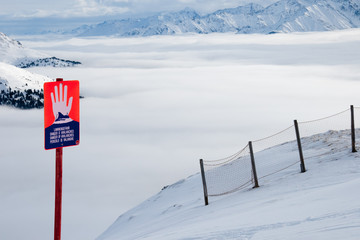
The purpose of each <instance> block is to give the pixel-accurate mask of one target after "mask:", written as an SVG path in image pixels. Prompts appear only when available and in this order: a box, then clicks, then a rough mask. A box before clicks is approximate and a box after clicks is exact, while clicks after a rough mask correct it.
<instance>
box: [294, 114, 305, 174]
mask: <svg viewBox="0 0 360 240" xmlns="http://www.w3.org/2000/svg"><path fill="white" fill-rule="evenodd" d="M294 126H295V133H296V139H297V144H298V149H299V156H300V169H301V172H302V173H303V172H306V169H305V162H304V156H303V151H302V146H301V139H300V132H299V125H298V122H297V120H294Z"/></svg>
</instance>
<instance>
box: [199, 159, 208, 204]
mask: <svg viewBox="0 0 360 240" xmlns="http://www.w3.org/2000/svg"><path fill="white" fill-rule="evenodd" d="M200 169H201V178H202V183H203V189H204V200H205V206H207V205H209V200H208V192H207V186H206V179H205V171H204V162H203V160H202V159H200Z"/></svg>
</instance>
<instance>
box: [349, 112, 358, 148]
mask: <svg viewBox="0 0 360 240" xmlns="http://www.w3.org/2000/svg"><path fill="white" fill-rule="evenodd" d="M350 111H351V146H352V152H357V151H356V147H355V117H354V106H353V105H351V106H350Z"/></svg>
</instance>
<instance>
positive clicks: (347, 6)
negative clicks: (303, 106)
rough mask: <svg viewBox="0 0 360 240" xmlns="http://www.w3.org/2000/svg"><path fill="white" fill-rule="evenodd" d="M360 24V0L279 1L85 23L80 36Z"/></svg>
mask: <svg viewBox="0 0 360 240" xmlns="http://www.w3.org/2000/svg"><path fill="white" fill-rule="evenodd" d="M357 27H360V3H359V0H346V1H340V0H280V1H278V2H276V3H274V4H271V5H269V6H267V7H263V6H261V5H258V4H254V3H250V4H248V5H245V6H239V7H237V8H231V9H224V10H219V11H216V12H214V13H211V14H208V15H205V16H200V15H199V14H198V13H197V12H195V11H194V10H192V9H189V8H187V9H185V10H182V11H179V12H170V13H169V12H167V13H161V14H158V15H155V16H151V17H147V18H138V19H131V18H130V19H122V20H113V21H105V22H103V23H100V24H96V25H84V26H82V27H79V28H77V29H74V30H73V31H72V32H71V33H72V34H76V35H80V36H102V35H115V36H151V35H171V34H180V33H200V34H206V33H212V32H238V33H265V34H267V33H274V32H306V31H330V30H336V29H348V28H357Z"/></svg>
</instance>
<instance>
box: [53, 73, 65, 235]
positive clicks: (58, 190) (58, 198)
mask: <svg viewBox="0 0 360 240" xmlns="http://www.w3.org/2000/svg"><path fill="white" fill-rule="evenodd" d="M62 80H63V79H62V78H57V79H56V81H57V82H59V81H62ZM62 166H63V148H57V149H56V173H55V219H54V240H60V239H61V202H62V172H63V170H62Z"/></svg>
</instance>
